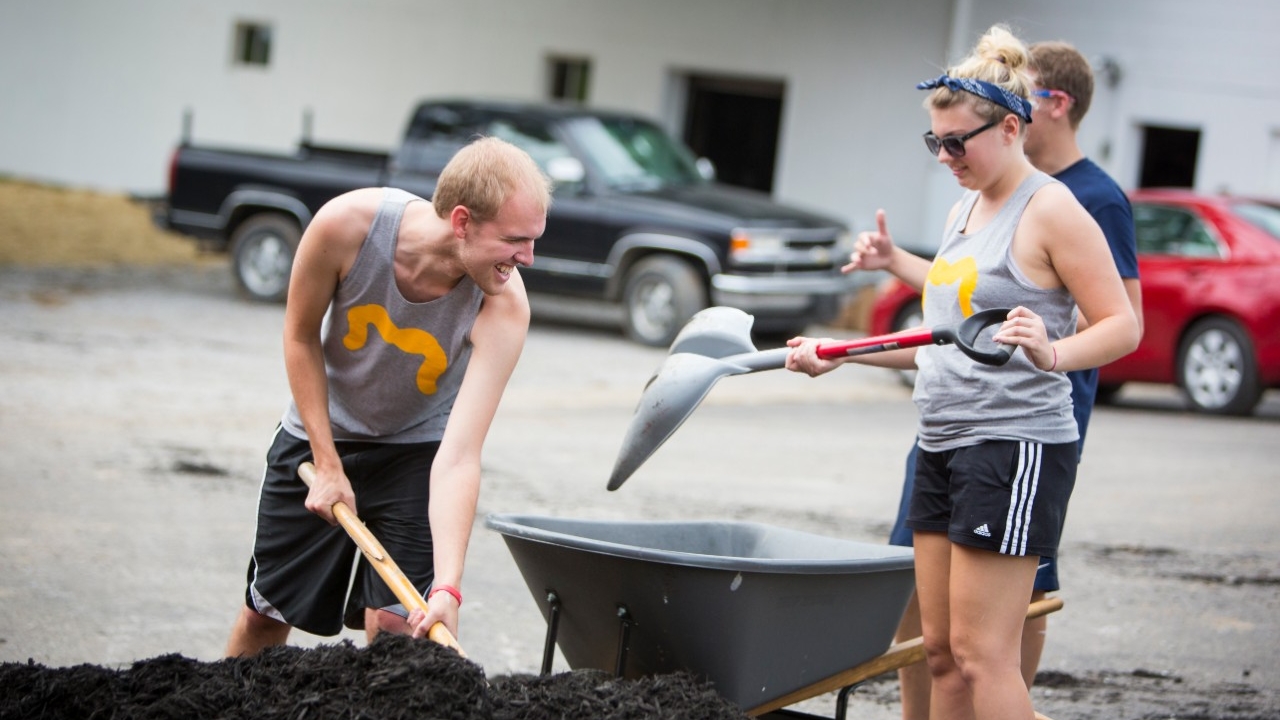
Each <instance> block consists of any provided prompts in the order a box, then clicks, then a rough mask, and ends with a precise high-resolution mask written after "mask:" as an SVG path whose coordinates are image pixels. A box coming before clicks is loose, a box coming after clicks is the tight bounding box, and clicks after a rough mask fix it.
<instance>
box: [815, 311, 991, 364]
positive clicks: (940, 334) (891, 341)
mask: <svg viewBox="0 0 1280 720" xmlns="http://www.w3.org/2000/svg"><path fill="white" fill-rule="evenodd" d="M1009 312H1010V310H1009V309H1008V308H992V309H990V310H983V311H982V312H977V313H974V314H973V315H970V316H969V317H967V318H965V319H964V320H963V321H962V322H960V323H959V324H957V325H946V326H942V327H937V328H933V329H932V330H930V329H929V328H917V329H915V330H903V331H901V332H896V333H890V334H888V335H875V336H872V337H867V338H859V339H857V340H845V341H841V342H838V343H828V344H826V345H819V346H818V357H820V358H823V359H826V360H831V359H833V358H840V357H852V356H854V355H868V354H870V353H878V352H884V351H886V350H897V349H899V348H912V347H920V346H921V345H951V344H954V345H955V346H956V347H957V348H959V349H960V351H961V352H963V353H964V354H965V355H968V356H969V357H971V358H973V359H974V360H977V361H978V362H980V363H983V364H986V365H1003V364H1005V363H1006V362H1008V361H1009V357H1010V356H1011V355H1013V349H1014V346H1013V345H998V346H996V349H995V350H991V351H986V350H979V349H978V348H977V347H975V343H976V342H977V340H978V336H979V335H980V334H981V333H982V331H983V330H985V329H987V328H989V327H991V326H992V325H999V324H1001V323H1003V322H1004V321H1005V319H1006V318H1008V316H1009Z"/></svg>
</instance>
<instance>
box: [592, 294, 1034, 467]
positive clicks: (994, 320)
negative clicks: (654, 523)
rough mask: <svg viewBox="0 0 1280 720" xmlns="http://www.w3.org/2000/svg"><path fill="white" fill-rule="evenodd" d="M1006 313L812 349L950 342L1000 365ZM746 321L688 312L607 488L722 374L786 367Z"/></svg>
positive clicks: (837, 352)
mask: <svg viewBox="0 0 1280 720" xmlns="http://www.w3.org/2000/svg"><path fill="white" fill-rule="evenodd" d="M1009 312H1010V311H1009V310H1008V309H1007V308H993V309H990V310H983V311H982V312H978V313H974V314H973V315H972V316H970V317H969V318H967V319H965V320H964V321H963V322H960V323H958V324H956V325H949V326H943V327H936V328H932V329H929V328H919V329H915V330H904V331H901V332H896V333H891V334H887V335H875V336H872V337H866V338H859V339H854V340H844V341H840V342H832V343H827V344H825V345H821V346H819V347H818V356H819V357H822V358H828V359H831V358H838V357H851V356H855V355H867V354H870V353H877V352H884V351H886V350H896V349H899V348H912V347H920V346H922V345H954V346H955V347H957V348H958V349H959V350H960V352H963V353H964V354H965V355H968V356H969V357H971V358H973V359H974V360H976V361H977V362H980V363H984V364H987V365H1003V364H1005V363H1006V362H1008V360H1009V357H1010V356H1011V355H1012V354H1013V349H1014V346H1012V345H1001V344H999V343H996V342H993V341H991V340H990V337H991V335H992V334H994V329H995V328H997V327H998V326H999V325H1000V324H1001V323H1003V322H1004V321H1005V319H1006V318H1007V317H1008V315H1009ZM752 321H753V318H752V317H751V316H750V315H748V314H747V313H745V312H742V311H741V310H737V309H735V308H728V307H713V308H707V309H706V310H703V311H701V312H699V313H698V314H696V315H694V316H693V318H691V319H690V320H689V323H688V324H687V325H685V327H684V328H683V329H681V331H680V334H679V335H677V336H676V339H675V341H674V342H672V344H671V350H670V354H669V355H668V356H667V359H666V360H665V361H664V362H663V363H662V366H661V367H659V368H658V371H657V372H656V373H654V375H653V377H651V378H650V379H649V382H648V384H646V385H645V388H644V391H643V392H642V393H641V396H640V403H639V404H638V405H637V407H636V411H635V415H634V416H633V417H632V419H631V424H630V426H628V428H627V433H626V436H625V437H624V439H623V443H622V448H621V450H620V451H619V452H618V458H617V460H616V462H615V463H614V467H613V474H612V475H611V476H610V477H609V489H610V490H617V489H618V488H619V487H621V486H622V484H623V483H624V482H626V481H627V478H629V477H631V475H632V473H634V472H635V471H636V469H637V468H639V467H640V465H641V464H643V463H644V461H645V460H647V459H648V458H649V456H650V455H652V454H653V453H654V451H655V450H657V449H658V447H659V446H661V445H662V443H664V442H666V440H667V438H669V437H671V435H672V433H674V432H675V431H676V429H677V428H679V427H680V425H682V424H683V423H684V421H685V419H686V418H688V417H689V415H691V414H692V413H693V411H694V410H695V409H697V407H698V405H699V403H701V402H702V400H703V398H705V397H706V396H707V393H708V392H710V391H711V387H712V386H713V385H715V383H716V381H718V380H719V379H720V378H722V377H727V376H729V375H742V374H745V373H754V372H759V371H761V370H775V369H778V368H782V367H784V366H785V365H786V360H787V354H788V353H789V352H790V351H791V349H790V348H786V347H781V348H775V349H772V350H756V348H755V345H753V344H752V342H751V323H752Z"/></svg>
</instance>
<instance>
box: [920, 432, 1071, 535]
mask: <svg viewBox="0 0 1280 720" xmlns="http://www.w3.org/2000/svg"><path fill="white" fill-rule="evenodd" d="M1078 464H1079V450H1078V448H1077V447H1076V443H1074V442H1071V443H1061V444H1054V445H1045V444H1042V443H1035V442H1026V441H1018V440H993V441H988V442H984V443H980V444H978V445H970V446H968V447H962V448H957V449H955V450H947V451H944V452H929V451H926V450H924V449H921V450H920V452H919V456H918V457H917V465H916V478H915V481H916V487H915V492H914V493H913V494H912V496H911V509H910V511H909V513H908V516H907V527H910V528H911V529H912V530H922V531H926V532H944V533H946V534H947V537H948V538H949V539H950V540H951V542H954V543H958V544H960V545H967V546H970V547H975V548H980V549H983V550H992V551H994V552H999V553H1002V554H1005V555H1039V556H1041V557H1045V558H1051V557H1055V556H1057V554H1058V541H1059V540H1060V539H1061V537H1062V526H1063V524H1064V523H1065V521H1066V516H1067V501H1068V500H1069V499H1070V497H1071V490H1072V488H1073V487H1074V486H1075V482H1076V468H1077V466H1078Z"/></svg>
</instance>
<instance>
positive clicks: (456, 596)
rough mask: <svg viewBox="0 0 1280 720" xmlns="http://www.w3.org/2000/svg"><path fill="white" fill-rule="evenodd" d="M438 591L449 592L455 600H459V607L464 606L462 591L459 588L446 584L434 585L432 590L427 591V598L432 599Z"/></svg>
mask: <svg viewBox="0 0 1280 720" xmlns="http://www.w3.org/2000/svg"><path fill="white" fill-rule="evenodd" d="M438 592H446V593H449V594H450V595H452V596H453V599H454V600H457V601H458V607H462V591H461V590H459V589H458V588H456V587H454V586H452V585H444V584H440V585H432V586H431V592H429V593H427V599H428V600H430V599H431V596H432V595H435V594H436V593H438Z"/></svg>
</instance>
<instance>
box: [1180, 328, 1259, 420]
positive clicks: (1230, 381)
mask: <svg viewBox="0 0 1280 720" xmlns="http://www.w3.org/2000/svg"><path fill="white" fill-rule="evenodd" d="M1242 368H1243V354H1242V352H1241V349H1240V345H1239V344H1238V343H1236V342H1235V340H1234V339H1232V338H1231V337H1229V336H1228V335H1227V334H1226V333H1224V332H1222V331H1221V330H1210V331H1208V332H1206V333H1204V334H1202V335H1200V336H1199V337H1197V338H1196V339H1195V341H1194V342H1192V343H1191V345H1190V346H1189V347H1188V348H1187V356H1186V360H1185V361H1184V363H1183V371H1182V373H1183V379H1184V383H1185V385H1186V388H1187V393H1188V394H1190V395H1191V398H1192V399H1193V400H1195V402H1196V404H1197V405H1200V406H1201V407H1205V408H1220V407H1224V406H1226V405H1227V404H1228V403H1230V402H1231V401H1232V400H1233V399H1234V398H1235V396H1236V394H1237V393H1239V392H1240V385H1241V383H1242V382H1243V381H1244V373H1243V369H1242Z"/></svg>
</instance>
